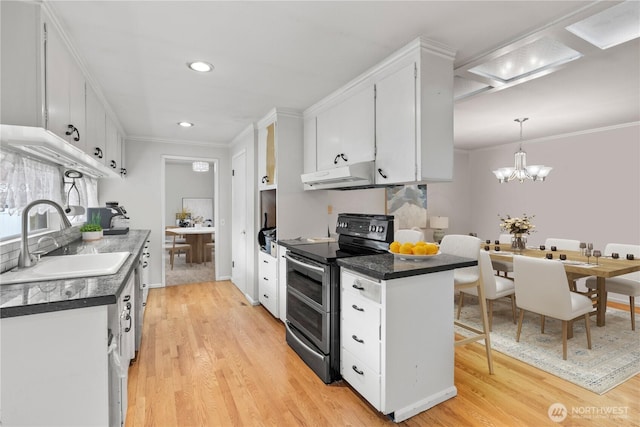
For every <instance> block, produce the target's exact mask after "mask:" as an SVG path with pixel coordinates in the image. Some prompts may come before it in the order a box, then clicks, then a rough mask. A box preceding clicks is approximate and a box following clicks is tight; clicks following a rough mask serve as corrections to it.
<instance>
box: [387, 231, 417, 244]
mask: <svg viewBox="0 0 640 427" xmlns="http://www.w3.org/2000/svg"><path fill="white" fill-rule="evenodd" d="M393 240H395V241H396V242H400V243H406V242H411V243H416V242H419V241H421V240H424V233H423V232H422V231H419V230H410V229H400V230H398V231H396V232H394V234H393Z"/></svg>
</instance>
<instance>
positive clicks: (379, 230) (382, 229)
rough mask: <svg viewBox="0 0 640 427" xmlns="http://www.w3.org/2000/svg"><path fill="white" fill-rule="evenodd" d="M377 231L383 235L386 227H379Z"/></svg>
mask: <svg viewBox="0 0 640 427" xmlns="http://www.w3.org/2000/svg"><path fill="white" fill-rule="evenodd" d="M377 230H378V233H382V232H383V231H384V226H383V225H379V226H378V229H377Z"/></svg>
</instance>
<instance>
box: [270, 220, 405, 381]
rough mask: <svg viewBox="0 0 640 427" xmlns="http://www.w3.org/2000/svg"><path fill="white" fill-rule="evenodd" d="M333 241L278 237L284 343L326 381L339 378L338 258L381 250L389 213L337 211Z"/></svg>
mask: <svg viewBox="0 0 640 427" xmlns="http://www.w3.org/2000/svg"><path fill="white" fill-rule="evenodd" d="M336 233H337V234H338V241H337V242H331V243H308V242H307V241H306V240H284V241H280V242H279V244H281V245H283V246H285V247H286V248H287V249H288V252H287V255H286V258H287V272H286V274H287V317H286V339H287V343H288V344H289V346H290V347H291V348H293V350H294V351H295V352H296V353H298V355H299V356H300V357H301V358H302V360H304V362H305V363H306V364H307V365H308V366H309V367H310V368H311V369H312V370H313V371H314V372H315V373H316V374H317V375H318V376H319V377H320V378H321V379H322V380H323V381H324V382H325V383H326V384H329V383H331V382H333V381H336V380H338V379H340V268H339V267H338V265H337V262H336V261H337V260H338V259H339V258H346V257H352V256H362V255H374V254H379V253H384V252H386V251H387V250H388V249H389V243H391V241H393V216H387V215H366V214H340V215H338V221H337V224H336Z"/></svg>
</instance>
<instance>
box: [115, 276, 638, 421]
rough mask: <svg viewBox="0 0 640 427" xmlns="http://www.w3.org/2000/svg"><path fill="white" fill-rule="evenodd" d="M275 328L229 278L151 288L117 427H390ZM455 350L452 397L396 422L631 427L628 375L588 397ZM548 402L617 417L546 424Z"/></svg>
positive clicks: (632, 395)
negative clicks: (317, 371)
mask: <svg viewBox="0 0 640 427" xmlns="http://www.w3.org/2000/svg"><path fill="white" fill-rule="evenodd" d="M637 333H639V334H640V332H637ZM284 336H285V333H284V325H283V324H282V323H281V322H280V321H279V320H277V319H275V318H274V317H273V316H271V315H270V314H269V312H267V311H266V310H265V309H264V308H263V307H261V306H256V307H252V306H250V305H249V304H248V303H247V301H246V299H245V298H244V296H243V295H242V294H241V293H240V292H239V291H238V289H237V288H236V287H235V286H234V285H233V284H232V283H231V282H228V281H224V282H209V283H200V284H191V285H181V286H172V287H167V288H158V289H151V291H150V292H149V299H148V303H147V309H146V313H145V319H144V331H143V339H142V347H141V349H140V352H139V353H138V357H137V359H136V361H135V362H134V364H133V365H132V366H131V367H130V369H129V395H128V397H129V403H128V404H129V409H128V415H127V423H126V426H127V427H134V426H149V427H151V426H154V427H165V426H166V427H169V426H263V425H264V426H307V425H308V426H382V425H394V423H393V422H391V421H390V420H389V419H388V418H386V417H385V416H383V415H381V414H379V413H378V412H377V411H376V410H375V409H373V408H372V407H370V406H369V405H368V404H367V403H366V401H365V400H364V399H362V398H361V397H360V396H359V395H358V394H357V393H355V392H354V391H353V390H352V389H351V388H350V387H349V386H348V385H347V384H346V383H345V382H343V381H341V382H338V383H336V384H334V385H329V386H327V385H325V384H324V383H322V381H320V379H319V378H318V377H316V376H315V375H314V374H313V373H312V372H311V371H310V370H309V369H308V368H307V366H306V365H305V364H304V363H303V362H302V361H301V360H300V359H299V358H298V356H297V355H296V354H295V353H294V352H293V351H292V350H291V349H290V348H289V347H288V346H287V344H286V342H285V337H284ZM639 336H640V335H639ZM455 354H456V364H455V385H456V387H457V388H458V396H456V397H454V398H453V399H450V400H448V401H446V402H444V403H441V404H440V405H437V406H436V407H434V408H431V409H430V410H428V411H425V412H423V413H421V414H419V415H417V416H415V417H413V418H410V419H409V420H407V421H405V422H403V423H400V424H397V425H403V426H545V425H548V426H554V425H565V426H567V425H571V426H583V425H584V426H587V425H588V426H614V425H615V426H620V425H625V426H640V376H638V375H637V376H635V377H634V378H632V379H631V380H629V381H627V382H626V383H624V384H622V385H620V386H618V387H616V388H615V389H613V390H611V391H609V392H608V393H606V394H604V395H603V396H599V395H597V394H594V393H592V392H590V391H587V390H585V389H583V388H581V387H578V386H576V385H573V384H571V383H568V382H566V381H563V380H561V379H559V378H557V377H555V376H553V375H550V374H547V373H545V372H543V371H540V370H537V369H535V368H532V367H531V366H529V365H526V364H524V363H521V362H519V361H517V360H514V359H512V358H509V357H506V356H504V355H502V354H501V353H498V352H494V353H493V355H494V367H495V375H489V374H488V372H487V367H486V356H485V354H484V347H483V346H482V345H481V344H478V343H474V344H470V345H467V346H465V347H459V348H456V350H455ZM556 402H559V403H562V404H564V405H565V406H566V407H567V408H568V410H569V411H570V412H571V411H572V409H573V408H576V410H580V411H586V410H590V411H594V409H593V408H596V409H595V410H614V409H615V410H617V411H626V415H625V416H624V417H623V418H616V417H613V416H609V415H605V416H599V417H594V416H592V417H577V416H575V415H569V417H568V418H567V419H566V420H565V421H564V422H562V423H561V424H556V423H554V422H552V421H551V420H550V418H549V417H548V415H547V410H548V408H549V406H550V405H551V404H553V403H556ZM589 408H591V409H589ZM609 408H613V409H609Z"/></svg>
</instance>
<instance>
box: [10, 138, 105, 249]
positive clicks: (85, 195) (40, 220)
mask: <svg viewBox="0 0 640 427" xmlns="http://www.w3.org/2000/svg"><path fill="white" fill-rule="evenodd" d="M63 178H64V175H63V170H62V169H61V168H60V167H59V166H56V165H51V164H48V163H45V162H40V161H38V160H34V159H31V158H28V157H25V156H23V155H21V154H18V153H14V152H12V151H8V150H2V151H0V241H4V240H8V239H13V238H16V237H18V236H20V233H21V214H22V210H23V209H24V208H25V207H26V206H27V205H28V204H29V203H31V202H32V201H34V200H39V199H47V200H52V201H54V202H56V203H58V204H60V206H63V207H64V206H66V205H67V204H68V202H67V200H66V199H67V192H66V190H68V188H69V186H70V185H71V183H69V184H68V185H67V184H65V183H64V181H63ZM76 186H77V189H78V191H77V192H75V191H74V194H70V195H69V197H70V199H71V200H70V203H69V204H74V205H80V206H84V207H85V208H86V207H88V206H97V205H98V191H97V189H98V184H97V180H96V179H94V178H88V177H84V178H81V179H76ZM69 219H70V220H71V222H72V223H82V222H84V221H85V217H84V215H81V216H80V215H79V216H76V217H71V218H69ZM59 223H60V221H59V220H58V218H57V212H56V211H55V210H54V209H53V208H51V207H50V206H48V205H40V206H37V207H34V209H33V210H32V211H31V212H30V216H29V233H30V234H31V233H33V232H43V231H47V230H49V229H51V230H54V229H55V230H57V227H58V224H59Z"/></svg>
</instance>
